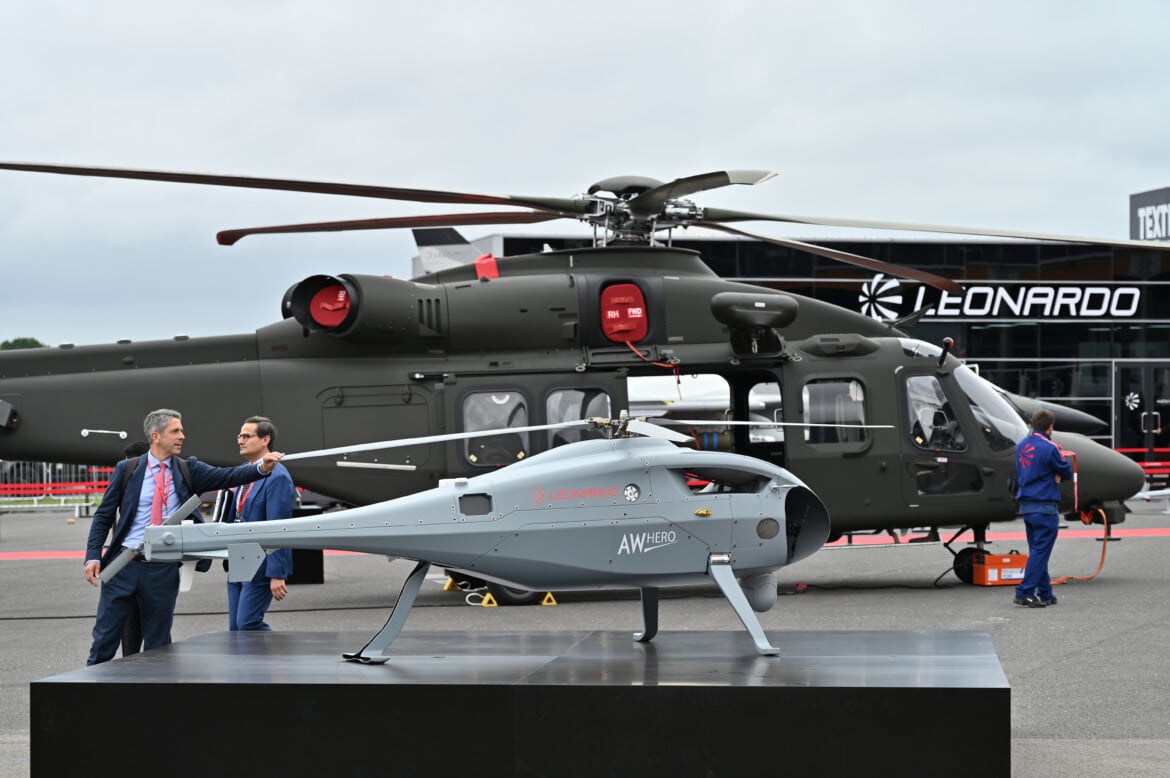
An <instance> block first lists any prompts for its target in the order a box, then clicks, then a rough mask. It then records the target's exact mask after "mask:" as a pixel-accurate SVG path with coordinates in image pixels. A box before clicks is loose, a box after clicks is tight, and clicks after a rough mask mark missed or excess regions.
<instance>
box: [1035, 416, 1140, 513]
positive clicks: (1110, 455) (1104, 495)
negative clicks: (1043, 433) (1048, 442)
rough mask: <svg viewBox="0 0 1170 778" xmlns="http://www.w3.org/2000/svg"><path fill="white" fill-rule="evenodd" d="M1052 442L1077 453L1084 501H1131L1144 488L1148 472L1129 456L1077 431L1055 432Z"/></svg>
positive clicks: (1077, 470) (1082, 499)
mask: <svg viewBox="0 0 1170 778" xmlns="http://www.w3.org/2000/svg"><path fill="white" fill-rule="evenodd" d="M1052 441H1053V442H1054V443H1056V444H1057V445H1059V446H1060V447H1061V448H1062V449H1064V450H1065V451H1073V452H1075V453H1076V455H1077V456H1076V460H1075V462H1076V472H1077V489H1078V491H1079V497H1080V502H1081V504H1082V505H1085V504H1087V503H1089V502H1093V501H1102V502H1103V501H1107V500H1128V499H1130V498H1131V497H1133V496H1134V495H1136V494H1137V493H1138V492H1140V491H1141V490H1142V486H1143V485H1144V484H1145V482H1146V474H1145V473H1144V472H1143V471H1142V468H1141V466H1140V465H1139V464H1138V463H1137V462H1134V461H1133V460H1132V459H1130V458H1129V457H1127V456H1125V455H1123V454H1119V453H1117V452H1116V451H1114V450H1113V449H1111V448H1108V447H1106V446H1103V445H1101V444H1100V443H1098V442H1097V441H1095V440H1092V439H1091V438H1087V437H1085V436H1084V435H1081V434H1079V433H1076V432H1057V431H1054V432H1053V433H1052Z"/></svg>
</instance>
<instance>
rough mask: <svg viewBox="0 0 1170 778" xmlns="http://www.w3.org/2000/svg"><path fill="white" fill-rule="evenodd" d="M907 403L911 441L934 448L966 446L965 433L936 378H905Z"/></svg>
mask: <svg viewBox="0 0 1170 778" xmlns="http://www.w3.org/2000/svg"><path fill="white" fill-rule="evenodd" d="M906 403H907V412H908V413H909V416H910V437H911V439H912V440H913V441H914V445H916V446H918V447H919V448H928V449H932V450H934V451H966V450H967V436H966V434H965V433H964V432H963V429H962V428H961V427H960V426H959V420H958V418H957V417H956V416H955V411H954V409H953V408H952V407H951V404H950V402H948V401H947V397H946V394H945V393H944V392H943V388H942V385H941V384H940V383H939V381H938V378H936V377H935V376H930V375H919V376H910V377H909V378H907V379H906Z"/></svg>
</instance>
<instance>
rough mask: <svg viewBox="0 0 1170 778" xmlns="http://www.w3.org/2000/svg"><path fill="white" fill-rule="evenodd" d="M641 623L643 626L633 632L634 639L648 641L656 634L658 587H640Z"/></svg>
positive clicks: (642, 641) (640, 641) (641, 641)
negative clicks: (639, 630) (640, 629)
mask: <svg viewBox="0 0 1170 778" xmlns="http://www.w3.org/2000/svg"><path fill="white" fill-rule="evenodd" d="M642 624H643V625H644V627H643V629H642V631H641V632H635V633H634V640H636V641H638V642H639V643H649V642H650V641H651V640H653V639H654V636H655V635H657V634H658V589H656V588H654V587H649V586H646V587H643V588H642Z"/></svg>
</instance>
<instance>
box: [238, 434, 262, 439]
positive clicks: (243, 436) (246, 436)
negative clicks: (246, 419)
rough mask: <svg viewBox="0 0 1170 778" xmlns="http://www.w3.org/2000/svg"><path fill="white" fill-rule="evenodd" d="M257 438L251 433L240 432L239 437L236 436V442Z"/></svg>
mask: <svg viewBox="0 0 1170 778" xmlns="http://www.w3.org/2000/svg"><path fill="white" fill-rule="evenodd" d="M258 437H260V436H259V435H257V434H255V433H253V432H241V433H240V434H239V435H236V440H247V439H248V438H258Z"/></svg>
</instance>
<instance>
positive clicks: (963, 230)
mask: <svg viewBox="0 0 1170 778" xmlns="http://www.w3.org/2000/svg"><path fill="white" fill-rule="evenodd" d="M703 219H704V221H707V222H744V221H768V222H788V223H792V224H816V225H819V226H823V227H857V228H861V229H872V230H904V231H907V232H937V233H943V234H947V235H979V236H983V237H988V238H1019V239H1022V240H1042V241H1056V242H1060V243H1087V244H1089V245H1093V246H1113V247H1118V248H1140V249H1157V250H1159V251H1170V243H1168V242H1165V241H1161V242H1159V241H1150V240H1125V239H1120V238H1119V239H1117V240H1111V239H1109V238H1091V237H1086V236H1084V235H1058V234H1055V233H1047V232H1025V231H1023V230H1000V229H988V228H984V227H948V226H943V225H939V224H916V223H911V222H887V221H875V220H870V219H834V218H831V217H821V216H786V215H783V214H763V213H745V212H743V211H729V210H724V209H720V208H704V209H703Z"/></svg>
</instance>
